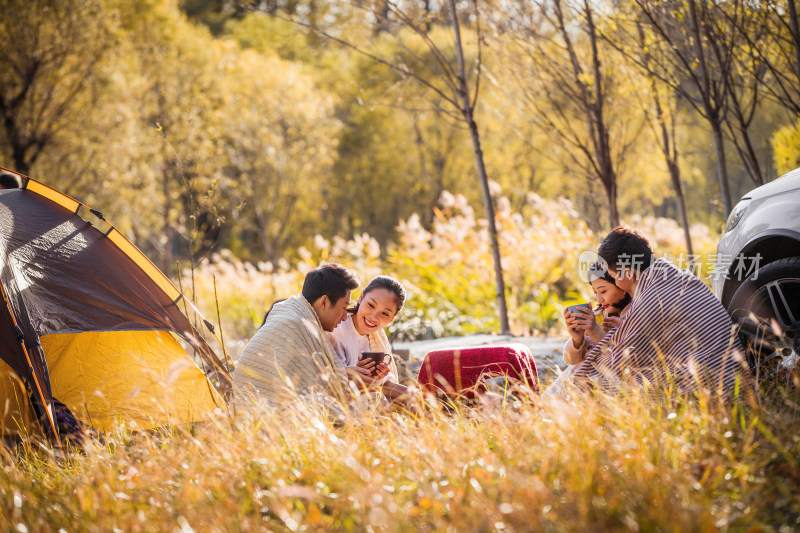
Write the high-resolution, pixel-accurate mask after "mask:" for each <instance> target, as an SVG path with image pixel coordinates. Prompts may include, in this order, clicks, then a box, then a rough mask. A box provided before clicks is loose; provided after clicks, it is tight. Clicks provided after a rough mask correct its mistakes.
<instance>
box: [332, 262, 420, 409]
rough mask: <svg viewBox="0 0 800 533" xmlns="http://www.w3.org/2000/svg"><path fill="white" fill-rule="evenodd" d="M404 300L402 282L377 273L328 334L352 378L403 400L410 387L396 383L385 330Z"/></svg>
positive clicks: (395, 369) (406, 396)
mask: <svg viewBox="0 0 800 533" xmlns="http://www.w3.org/2000/svg"><path fill="white" fill-rule="evenodd" d="M405 299H406V291H405V289H404V288H403V286H402V285H401V284H400V282H399V281H397V280H396V279H394V278H390V277H388V276H377V277H376V278H374V279H373V280H372V281H370V282H369V283H368V284H367V286H366V287H365V288H364V291H363V292H362V293H361V295H360V296H359V298H358V301H357V302H356V305H355V306H353V308H351V309H350V310H349V311H350V316H349V317H348V318H347V320H345V321H344V322H342V323H340V324H339V325H338V326H337V327H336V329H334V330H333V331H332V332H330V333H328V334H327V335H328V340H329V341H330V342H331V345H332V346H333V350H334V351H335V352H336V355H338V356H339V359H340V360H341V361H342V364H343V365H344V366H345V370H346V371H347V374H348V376H349V378H350V379H351V380H353V381H355V382H356V383H362V384H363V386H364V387H365V388H367V389H368V390H380V391H381V392H382V393H383V395H384V396H385V397H386V398H387V399H389V400H392V401H401V402H403V403H406V402H405V400H406V399H408V397H409V393H410V390H409V389H408V387H405V386H403V385H400V384H399V383H398V382H397V381H398V379H397V375H398V374H397V367H396V366H395V363H394V360H393V359H392V356H391V355H390V353H391V347H390V345H389V339H388V338H387V337H386V333H384V331H383V330H384V328H385V327H387V326H388V325H389V324H391V323H392V322H393V321H394V319H395V318H396V317H397V315H398V313H399V312H400V310H401V309H402V308H403V304H404V303H405Z"/></svg>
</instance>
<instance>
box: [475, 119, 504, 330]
mask: <svg viewBox="0 0 800 533" xmlns="http://www.w3.org/2000/svg"><path fill="white" fill-rule="evenodd" d="M470 115H471V113H470ZM469 133H470V136H471V137H472V151H473V152H474V154H475V169H476V170H477V171H478V178H479V179H480V181H481V192H482V193H483V208H484V210H485V211H486V219H487V222H488V227H489V242H490V244H491V250H492V262H493V263H494V284H495V295H496V298H497V314H498V317H499V319H500V333H501V334H502V335H508V334H509V333H510V332H511V329H510V328H509V325H508V307H507V306H506V284H505V281H504V280H503V265H502V263H501V262H500V243H499V241H498V239H497V225H496V224H495V220H494V203H493V201H492V194H491V192H490V191H489V178H488V177H487V175H486V166H485V165H484V162H483V149H482V148H481V138H480V136H479V134H478V125H477V124H475V121H474V120H473V119H472V117H471V116H470V117H469Z"/></svg>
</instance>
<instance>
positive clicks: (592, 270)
mask: <svg viewBox="0 0 800 533" xmlns="http://www.w3.org/2000/svg"><path fill="white" fill-rule="evenodd" d="M596 279H602V280H604V281H607V282H609V283H610V284H612V285H614V286H615V287H617V288H619V287H618V286H617V280H615V279H614V278H613V277H611V274H609V273H608V270H607V269H606V267H605V266H603V265H602V264H600V262H599V261H598V262H596V263H592V266H590V267H589V283H591V282H593V281H594V280H596ZM620 290H621V289H620ZM629 303H631V295H630V294H628V293H627V292H623V296H622V298H621V299H620V300H618V301H616V302H614V303H612V304H611V305H612V306H613V307H615V308H617V309H619V310H620V311H622V310H623V309H625V308H626V307H628V304H629Z"/></svg>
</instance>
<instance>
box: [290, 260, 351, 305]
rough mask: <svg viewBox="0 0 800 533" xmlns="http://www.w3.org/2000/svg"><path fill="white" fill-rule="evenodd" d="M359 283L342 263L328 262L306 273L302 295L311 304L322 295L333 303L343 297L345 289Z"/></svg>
mask: <svg viewBox="0 0 800 533" xmlns="http://www.w3.org/2000/svg"><path fill="white" fill-rule="evenodd" d="M359 285H361V283H360V282H359V281H358V278H357V277H356V276H355V274H353V273H352V272H350V271H349V270H347V269H346V268H345V267H343V266H342V265H339V264H337V263H328V264H325V265H322V266H319V267H317V268H315V269H314V270H312V271H311V272H309V273H308V274H306V279H305V281H304V282H303V296H304V297H305V299H306V300H308V303H311V304H313V303H314V302H316V301H317V300H319V299H320V298H322V297H323V296H327V297H328V299H329V300H330V301H331V302H332V303H335V302H338V301H339V300H341V299H342V298H344V296H345V295H347V291H352V290H353V289H356V288H358V286H359Z"/></svg>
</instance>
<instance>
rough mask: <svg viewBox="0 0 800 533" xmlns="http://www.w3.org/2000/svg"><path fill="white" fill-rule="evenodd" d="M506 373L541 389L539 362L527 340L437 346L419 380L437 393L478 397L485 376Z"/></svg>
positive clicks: (423, 366)
mask: <svg viewBox="0 0 800 533" xmlns="http://www.w3.org/2000/svg"><path fill="white" fill-rule="evenodd" d="M497 375H506V376H510V377H512V378H516V379H519V380H521V381H523V382H524V383H525V384H526V385H528V386H529V387H530V388H531V389H533V390H534V391H536V392H539V388H538V385H537V374H536V363H535V362H534V360H533V356H532V355H531V352H530V350H528V347H527V346H525V345H523V344H509V345H505V346H472V347H464V348H450V349H446V350H434V351H431V352H428V353H427V354H426V355H425V360H424V361H423V363H422V367H421V368H420V370H419V377H418V378H417V381H418V382H419V384H420V388H422V389H424V390H427V391H429V392H433V393H434V394H446V395H449V396H455V395H463V396H466V397H468V398H473V397H475V395H476V393H477V392H480V391H481V390H482V388H483V387H482V384H481V383H482V380H483V379H485V378H487V377H493V376H497Z"/></svg>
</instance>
